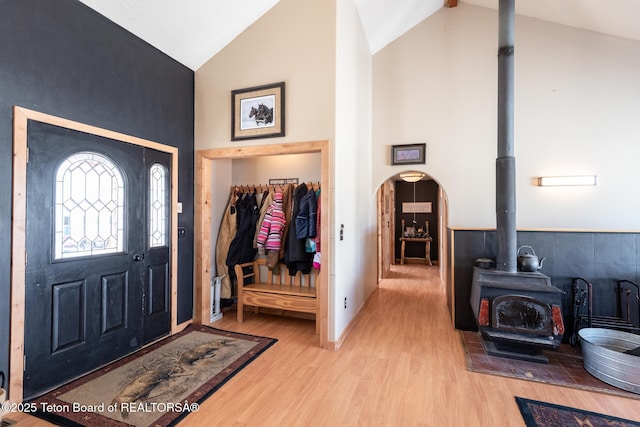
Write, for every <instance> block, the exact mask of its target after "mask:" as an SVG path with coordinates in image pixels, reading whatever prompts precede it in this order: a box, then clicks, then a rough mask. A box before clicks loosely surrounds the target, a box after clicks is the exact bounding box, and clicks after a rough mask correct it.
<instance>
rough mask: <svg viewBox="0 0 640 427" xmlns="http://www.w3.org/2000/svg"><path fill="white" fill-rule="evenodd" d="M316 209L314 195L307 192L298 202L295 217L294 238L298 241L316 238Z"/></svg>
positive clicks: (311, 192)
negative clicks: (298, 205)
mask: <svg viewBox="0 0 640 427" xmlns="http://www.w3.org/2000/svg"><path fill="white" fill-rule="evenodd" d="M316 209H317V202H316V193H315V191H313V190H309V191H307V193H306V194H305V195H304V196H303V197H302V199H301V200H300V209H299V210H298V214H297V215H296V237H297V238H298V239H306V238H308V237H311V238H313V237H316Z"/></svg>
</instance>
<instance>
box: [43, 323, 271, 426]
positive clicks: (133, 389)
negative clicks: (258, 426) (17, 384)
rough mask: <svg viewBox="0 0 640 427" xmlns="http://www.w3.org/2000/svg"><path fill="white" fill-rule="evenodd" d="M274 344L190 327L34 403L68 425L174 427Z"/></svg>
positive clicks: (44, 414) (243, 336) (263, 338)
mask: <svg viewBox="0 0 640 427" xmlns="http://www.w3.org/2000/svg"><path fill="white" fill-rule="evenodd" d="M275 342H276V340H275V339H272V338H265V337H258V336H253V335H246V334H240V333H235V332H228V331H223V330H220V329H214V328H209V327H205V326H189V327H187V328H186V329H185V330H184V331H182V332H180V333H178V334H175V335H173V336H171V337H168V338H166V339H163V340H161V341H159V342H157V343H154V344H153V345H151V346H149V347H146V348H144V349H142V350H140V351H138V352H136V353H134V354H132V355H130V356H127V357H125V358H123V359H121V360H119V361H117V362H114V363H112V364H110V365H108V366H106V367H104V368H101V369H99V370H97V371H95V372H93V373H91V374H88V375H86V376H84V377H82V378H79V379H77V380H75V381H73V382H71V383H69V384H67V385H64V386H62V387H60V388H58V389H56V390H53V391H51V392H49V393H47V394H45V395H43V396H41V397H39V398H36V399H34V400H32V401H31V403H32V404H33V407H34V408H35V409H37V412H36V414H35V415H37V416H39V417H41V418H44V419H47V420H49V421H51V422H53V423H59V424H62V425H65V426H91V427H95V426H136V427H144V426H167V425H174V424H176V423H177V422H178V421H179V420H180V419H182V418H184V417H186V416H187V415H188V414H189V413H191V412H193V411H197V410H198V409H199V404H200V403H201V402H202V401H204V400H205V399H206V398H207V397H209V396H210V395H211V394H212V393H213V392H215V391H216V390H218V389H219V388H220V387H221V386H222V385H223V384H224V383H226V382H227V381H228V380H229V379H230V378H232V377H233V376H234V375H235V374H237V373H238V372H239V371H240V370H241V369H242V368H244V367H245V366H247V365H248V364H249V363H250V362H251V361H253V360H254V359H255V358H256V357H258V356H259V355H260V354H261V353H262V352H264V351H265V350H266V349H268V348H269V347H270V346H272V345H273V344H274V343H275Z"/></svg>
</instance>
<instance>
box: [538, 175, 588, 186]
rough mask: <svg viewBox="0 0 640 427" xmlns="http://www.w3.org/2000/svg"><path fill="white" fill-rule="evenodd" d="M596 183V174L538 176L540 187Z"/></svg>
mask: <svg viewBox="0 0 640 427" xmlns="http://www.w3.org/2000/svg"><path fill="white" fill-rule="evenodd" d="M596 183H597V179H596V175H575V176H541V177H540V178H538V185H539V186H540V187H551V186H563V185H564V186H577V185H596Z"/></svg>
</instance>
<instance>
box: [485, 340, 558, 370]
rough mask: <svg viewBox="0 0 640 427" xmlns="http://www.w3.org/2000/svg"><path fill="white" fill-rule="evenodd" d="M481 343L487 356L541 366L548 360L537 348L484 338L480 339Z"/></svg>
mask: <svg viewBox="0 0 640 427" xmlns="http://www.w3.org/2000/svg"><path fill="white" fill-rule="evenodd" d="M481 341H482V346H483V347H484V351H485V353H487V354H488V355H489V356H497V357H506V358H509V359H516V360H524V361H527V362H535V363H542V364H548V363H549V359H548V358H547V356H545V355H544V353H543V352H542V350H541V349H539V348H535V347H530V346H523V345H519V344H511V343H505V342H496V341H487V340H485V339H484V338H482V339H481Z"/></svg>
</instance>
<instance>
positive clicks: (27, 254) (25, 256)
mask: <svg viewBox="0 0 640 427" xmlns="http://www.w3.org/2000/svg"><path fill="white" fill-rule="evenodd" d="M28 256H29V252H27V251H26V250H25V251H24V265H25V267H26V266H27V257H28Z"/></svg>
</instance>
